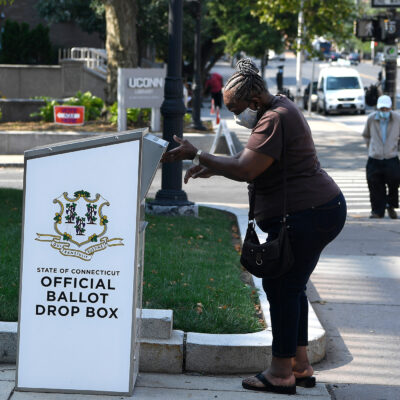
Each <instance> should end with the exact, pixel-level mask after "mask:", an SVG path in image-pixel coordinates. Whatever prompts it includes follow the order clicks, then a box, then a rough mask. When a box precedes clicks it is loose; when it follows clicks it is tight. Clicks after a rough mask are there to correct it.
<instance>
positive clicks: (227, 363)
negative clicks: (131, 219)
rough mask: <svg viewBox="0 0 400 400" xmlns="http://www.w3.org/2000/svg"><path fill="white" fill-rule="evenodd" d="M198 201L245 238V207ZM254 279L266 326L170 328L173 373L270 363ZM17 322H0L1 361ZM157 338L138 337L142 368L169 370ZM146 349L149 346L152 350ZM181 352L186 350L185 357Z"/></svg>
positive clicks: (320, 338) (11, 358)
mask: <svg viewBox="0 0 400 400" xmlns="http://www.w3.org/2000/svg"><path fill="white" fill-rule="evenodd" d="M198 205H201V206H206V207H211V208H215V209H219V210H222V211H227V212H230V213H232V214H234V215H235V216H236V219H237V222H238V226H239V230H240V235H241V239H242V241H243V240H244V236H245V233H246V228H247V209H238V208H233V207H225V206H221V205H214V204H210V203H198ZM257 233H259V235H260V239H261V240H262V239H263V238H265V234H264V233H263V232H257ZM253 280H254V285H255V287H256V288H257V289H258V290H259V298H260V305H261V310H262V311H263V315H264V319H265V322H266V324H267V328H266V329H265V330H263V331H260V332H255V333H247V334H207V333H195V332H188V333H187V334H186V342H185V341H184V334H183V332H181V331H175V330H174V331H172V334H173V336H174V337H175V338H176V337H177V336H179V341H182V345H180V344H178V342H177V343H175V347H176V352H178V356H177V358H178V359H179V360H176V361H177V362H178V363H180V365H181V367H179V365H177V366H175V367H174V368H173V373H177V372H183V370H186V371H191V372H197V373H215V374H226V373H228V374H231V373H252V372H256V371H260V370H263V369H265V368H266V367H267V366H268V365H269V363H270V360H271V356H272V352H271V348H272V332H271V328H270V326H271V321H270V318H269V312H268V310H269V303H268V300H267V297H266V295H265V293H264V291H263V289H262V280H261V279H259V278H254V279H253ZM17 326H18V324H17V322H0V362H3V363H15V362H16V351H17ZM175 341H177V339H175ZM160 342H162V341H159V343H157V341H156V342H155V341H154V340H153V339H146V338H142V339H141V348H142V352H141V355H142V357H143V359H144V361H145V359H147V358H149V359H151V360H152V363H150V364H148V363H146V367H145V369H146V371H147V372H166V373H172V370H171V368H169V367H170V365H169V367H168V360H171V354H172V353H171V350H172V349H171V345H170V344H169V343H168V340H165V343H164V346H163V345H162V344H163V343H160ZM146 346H147V349H146ZM155 346H156V347H155ZM181 349H182V350H181ZM146 350H149V351H150V352H151V353H149V351H146ZM164 350H165V351H164ZM325 351H326V334H325V330H324V329H323V327H322V326H321V324H320V322H319V320H318V317H317V316H316V314H315V312H314V310H313V308H312V306H311V305H310V307H309V345H308V356H309V359H310V362H311V363H316V362H318V361H321V360H322V359H323V358H324V356H325ZM147 353H148V354H147ZM157 354H158V358H157ZM181 354H182V356H181ZM183 354H185V358H184V357H183ZM163 355H164V356H163ZM164 358H166V360H164ZM166 361H167V362H166ZM141 364H142V363H141ZM152 365H154V366H155V368H156V370H155V371H152ZM164 365H165V367H164ZM164 368H165V369H164Z"/></svg>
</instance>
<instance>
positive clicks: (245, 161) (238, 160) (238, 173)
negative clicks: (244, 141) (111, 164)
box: [162, 136, 274, 182]
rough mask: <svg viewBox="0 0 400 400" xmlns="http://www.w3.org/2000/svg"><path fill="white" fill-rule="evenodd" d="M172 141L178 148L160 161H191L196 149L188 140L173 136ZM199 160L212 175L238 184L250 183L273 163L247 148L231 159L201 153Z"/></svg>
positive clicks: (263, 155) (271, 159)
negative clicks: (238, 182)
mask: <svg viewBox="0 0 400 400" xmlns="http://www.w3.org/2000/svg"><path fill="white" fill-rule="evenodd" d="M174 140H175V141H176V142H177V143H179V144H180V146H179V147H176V148H175V149H173V150H170V151H168V152H167V153H165V154H164V157H163V158H162V161H163V162H173V161H180V160H193V158H194V157H195V155H196V153H197V148H196V147H194V146H193V145H192V144H191V143H190V142H189V141H188V140H185V139H180V138H178V137H177V136H174ZM199 160H200V164H201V165H203V166H205V167H207V168H208V169H209V170H211V171H212V173H213V175H222V176H225V177H226V178H229V179H233V180H235V181H240V182H250V181H252V180H253V179H255V178H256V177H257V176H258V175H260V174H261V173H262V172H264V171H265V170H266V169H267V168H269V166H270V165H271V164H272V163H273V162H274V159H273V158H272V157H270V156H267V155H266V154H262V153H257V152H255V151H252V150H249V149H247V148H246V149H244V150H243V151H242V152H240V153H239V154H237V155H236V156H233V157H218V156H213V155H212V154H209V153H205V152H203V153H201V155H200V158H199Z"/></svg>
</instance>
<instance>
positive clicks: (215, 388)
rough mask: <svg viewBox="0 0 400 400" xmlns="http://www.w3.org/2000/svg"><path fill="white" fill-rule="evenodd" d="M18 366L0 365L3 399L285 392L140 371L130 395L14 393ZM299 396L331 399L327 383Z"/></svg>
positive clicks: (230, 379)
mask: <svg viewBox="0 0 400 400" xmlns="http://www.w3.org/2000/svg"><path fill="white" fill-rule="evenodd" d="M14 374H15V366H13V365H3V366H1V365H0V400H39V399H40V400H85V399H87V400H112V399H113V398H116V399H121V400H122V399H135V400H184V399H190V400H212V399H218V400H257V399H260V400H284V399H287V398H288V397H287V396H286V395H277V394H271V393H263V392H252V391H248V390H245V389H243V388H242V385H241V381H242V379H243V377H242V376H238V375H235V376H200V375H190V374H181V375H168V374H148V373H146V374H145V373H140V375H139V377H138V381H137V383H136V386H135V390H134V392H133V396H131V397H123V396H115V397H113V396H105V395H103V396H102V395H80V394H59V393H57V394H55V393H33V392H29V393H28V392H12V390H13V387H14ZM296 398H300V399H302V400H330V398H331V397H330V395H329V393H328V391H327V390H326V388H325V385H323V384H318V385H317V386H316V387H315V388H313V389H304V388H298V389H297V395H296Z"/></svg>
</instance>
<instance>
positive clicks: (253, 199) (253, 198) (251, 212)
mask: <svg viewBox="0 0 400 400" xmlns="http://www.w3.org/2000/svg"><path fill="white" fill-rule="evenodd" d="M270 111H273V112H276V113H277V114H279V115H280V117H279V120H280V122H281V127H282V157H281V160H282V163H283V209H282V211H283V219H282V222H283V223H285V222H286V205H287V185H286V137H285V130H284V127H283V118H282V114H281V113H280V112H279V111H276V110H270ZM255 203H256V185H255V182H253V185H252V187H251V188H250V198H249V223H253V224H254V208H255Z"/></svg>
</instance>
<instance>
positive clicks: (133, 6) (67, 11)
mask: <svg viewBox="0 0 400 400" xmlns="http://www.w3.org/2000/svg"><path fill="white" fill-rule="evenodd" d="M37 8H38V11H39V14H40V16H41V17H43V18H45V19H46V20H47V21H48V22H50V23H52V22H70V21H71V22H76V23H77V24H78V25H79V26H80V27H81V28H82V29H83V30H84V31H86V32H88V33H91V32H98V33H100V35H101V36H102V37H105V38H106V50H107V88H106V101H107V103H108V104H112V103H114V102H115V100H116V99H117V74H118V67H121V68H135V67H137V66H138V51H137V48H138V46H137V37H136V21H137V12H138V11H137V0H91V1H81V0H63V1H60V0H40V1H39V2H38V4H37Z"/></svg>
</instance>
